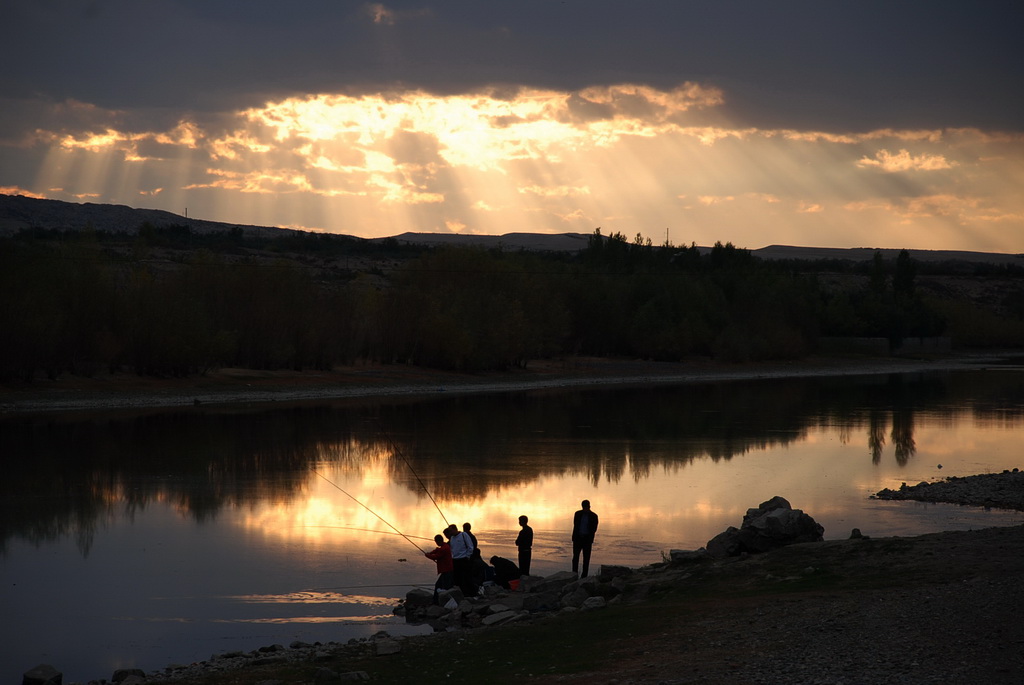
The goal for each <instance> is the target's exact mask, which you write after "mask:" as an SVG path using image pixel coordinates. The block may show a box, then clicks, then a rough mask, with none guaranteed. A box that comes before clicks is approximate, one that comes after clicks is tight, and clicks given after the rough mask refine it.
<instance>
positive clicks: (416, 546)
mask: <svg viewBox="0 0 1024 685" xmlns="http://www.w3.org/2000/svg"><path fill="white" fill-rule="evenodd" d="M313 473H315V474H316V475H318V476H320V477H321V478H323V479H324V480H325V481H327V482H328V483H330V484H331V485H333V486H334V487H336V488H338V490H340V491H341V492H342V494H343V495H345V496H346V497H348V498H349V499H351V500H352V501H353V502H355V503H356V504H358V505H359V506H361V507H362V508H363V509H366V511H368V512H370V513H371V514H373V515H374V516H376V517H377V518H379V519H380V520H381V521H383V522H384V523H385V524H386V525H387V526H388V527H389V528H391V529H392V530H393V531H395V532H396V533H398V534H399V535H401V536H402V537H403V538H405V539H406V540H408V542H409V544H410V545H412V546H413V547H415V548H416V549H418V550H419V551H420V552H421V553H423V554H426V552H425V551H424V549H423V548H422V547H420V546H419V545H417V544H416V543H415V542H413V541H412V540H410V539H409V536H408V535H406V534H405V533H403V532H402V531H400V530H398V529H397V528H395V527H394V526H392V525H391V524H390V523H388V522H387V521H385V520H384V517H383V516H381V515H380V514H378V513H377V512H375V511H374V510H373V509H371V508H370V507H368V506H366V505H365V504H363V503H362V502H360V501H359V500H357V499H356V498H355V497H353V496H352V495H350V494H349V493H348V492H346V491H345V489H344V488H343V487H341V486H340V485H338V484H337V483H335V482H334V481H332V480H331V479H330V478H328V477H327V476H325V475H324V474H322V473H320V472H319V471H317V470H316V469H313Z"/></svg>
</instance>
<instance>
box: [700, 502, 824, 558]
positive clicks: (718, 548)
mask: <svg viewBox="0 0 1024 685" xmlns="http://www.w3.org/2000/svg"><path fill="white" fill-rule="evenodd" d="M824 532H825V528H824V527H822V526H821V524H819V523H817V522H816V521H815V520H814V519H813V518H811V517H810V516H808V515H807V514H805V513H804V512H803V511H801V510H800V509H794V508H793V507H792V506H791V505H790V503H789V502H788V501H787V500H786V499H785V498H784V497H777V496H776V497H773V498H772V499H770V500H768V501H767V502H762V503H761V505H760V506H758V507H757V508H756V509H748V510H747V513H746V515H745V516H744V517H743V522H742V524H741V525H740V527H739V528H738V529H737V528H735V527H733V526H729V528H727V529H726V530H725V531H724V532H722V533H719V534H718V535H716V536H715V537H713V538H712V539H711V540H709V541H708V544H707V552H708V554H710V555H711V556H713V557H717V558H722V557H733V556H739V555H740V554H742V553H744V552H746V553H750V554H758V553H761V552H767V551H768V550H771V549H776V548H778V547H785V546H786V545H792V544H795V543H799V542H820V541H821V540H822V539H823V535H824Z"/></svg>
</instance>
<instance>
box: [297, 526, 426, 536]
mask: <svg viewBox="0 0 1024 685" xmlns="http://www.w3.org/2000/svg"><path fill="white" fill-rule="evenodd" d="M303 528H337V529H338V530H358V531H362V532H364V533H380V534H381V535H401V533H392V532H391V531H390V530H375V529H373V528H355V527H353V526H314V525H305V526H303ZM404 537H409V538H415V539H416V540H433V539H434V538H427V537H423V536H422V535H406V536H404Z"/></svg>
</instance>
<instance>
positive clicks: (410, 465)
mask: <svg viewBox="0 0 1024 685" xmlns="http://www.w3.org/2000/svg"><path fill="white" fill-rule="evenodd" d="M384 438H385V439H386V440H387V441H388V443H389V444H390V445H391V449H393V450H394V451H395V454H397V455H398V458H399V459H401V460H402V461H404V462H405V465H406V466H408V467H409V470H410V471H411V472H412V475H414V476H416V480H417V481H418V482H419V484H420V487H421V488H423V492H425V493H427V497H429V498H430V501H431V502H433V503H434V508H435V509H437V513H438V514H440V515H441V520H442V521H444V524H445V525H446V526H448V525H450V522H449V521H448V517H447V516H445V515H444V512H443V511H441V507H439V506H438V505H437V500H435V499H434V496H433V495H431V494H430V490H427V484H426V483H424V482H423V479H422V478H420V474H418V473H416V469H414V468H413V467H412V464H410V463H409V460H408V459H406V458H405V454H403V453H402V450H401V449H399V447H398V445H397V444H395V441H394V440H392V439H391V435H389V434H385V435H384Z"/></svg>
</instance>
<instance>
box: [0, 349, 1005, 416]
mask: <svg viewBox="0 0 1024 685" xmlns="http://www.w3.org/2000/svg"><path fill="white" fill-rule="evenodd" d="M1013 354H1014V353H1013V352H987V353H984V354H978V353H974V354H961V355H949V356H943V357H935V358H927V359H911V358H902V357H885V358H878V357H813V358H807V359H802V360H794V361H776V362H749V363H721V362H713V361H707V360H695V361H686V362H652V361H644V360H631V359H614V358H596V357H574V358H560V359H552V360H541V361H535V362H531V363H530V364H529V365H528V367H527V368H525V369H516V370H510V371H501V372H487V373H475V374H470V373H458V372H454V371H441V370H434V369H427V368H423V367H414V366H409V365H401V364H392V365H383V364H363V365H354V366H347V367H337V368H335V369H333V370H331V371H319V372H302V371H256V370H248V369H230V368H229V369H218V370H216V371H211V372H209V373H207V374H204V375H201V376H195V377H189V378H149V377H141V376H134V375H131V374H101V375H96V376H93V377H88V378H87V377H80V376H64V377H61V378H59V379H57V380H38V381H34V382H31V383H19V384H6V385H0V415H9V414H24V413H39V412H86V411H107V410H133V409H146V410H149V409H172V408H180V407H187V406H203V405H216V406H224V405H253V404H261V403H270V402H274V403H308V402H334V401H345V400H351V401H360V400H374V399H384V398H395V399H401V398H406V399H416V398H429V397H436V396H441V395H454V394H480V393H499V392H524V391H544V390H552V391H557V390H573V389H587V388H600V387H609V386H650V385H685V384H690V383H707V382H729V381H750V380H765V379H774V378H800V377H827V376H853V375H872V374H889V373H915V372H928V371H951V370H965V369H985V368H988V367H990V366H992V365H994V364H997V363H999V361H1000V360H1002V359H1005V358H1007V357H1009V356H1012V355H1013ZM1016 354H1018V355H1019V354H1021V353H1020V352H1017V353H1016Z"/></svg>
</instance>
